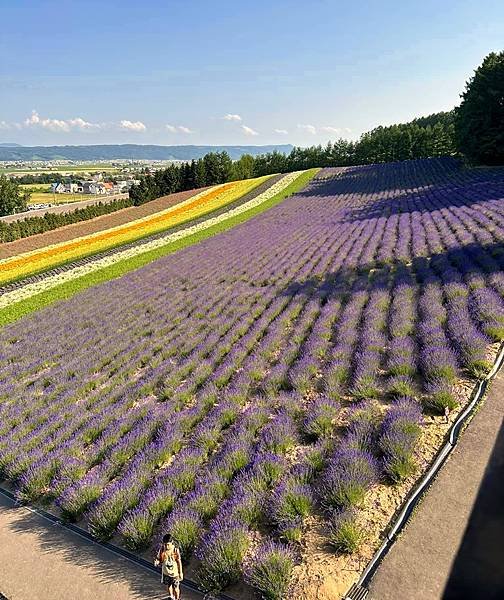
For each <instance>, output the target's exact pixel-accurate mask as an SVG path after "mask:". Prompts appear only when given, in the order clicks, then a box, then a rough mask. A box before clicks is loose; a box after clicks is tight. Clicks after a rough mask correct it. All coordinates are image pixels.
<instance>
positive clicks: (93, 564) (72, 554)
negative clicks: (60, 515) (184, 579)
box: [0, 497, 194, 600]
mask: <svg viewBox="0 0 504 600" xmlns="http://www.w3.org/2000/svg"><path fill="white" fill-rule="evenodd" d="M0 510H1V511H9V510H16V511H22V514H20V515H19V516H17V517H16V520H15V522H14V523H13V524H12V525H10V529H11V530H12V531H14V532H15V533H19V534H25V533H29V534H31V535H35V536H36V538H37V544H36V547H34V548H33V549H32V550H30V548H29V547H26V548H24V549H22V548H20V549H19V552H20V553H21V554H22V555H23V557H24V560H27V559H28V557H30V552H33V555H34V564H36V562H37V561H36V554H37V552H39V551H40V550H41V551H42V552H43V553H47V554H51V555H53V556H55V557H56V559H55V564H56V565H58V564H59V565H60V566H61V579H60V581H61V585H62V587H63V586H64V585H65V571H64V563H65V562H68V563H72V564H74V565H75V564H76V565H78V566H82V568H83V569H85V570H86V571H88V572H89V573H90V574H91V575H92V576H93V577H96V578H97V579H98V581H100V582H103V583H106V582H117V581H120V582H124V583H126V584H127V586H128V587H129V588H130V590H131V598H137V599H138V600H147V599H149V600H156V599H159V600H161V599H164V598H165V597H166V593H165V592H164V590H163V587H162V586H161V584H160V582H159V579H158V577H157V576H156V575H154V574H153V573H149V572H148V571H146V570H144V569H141V568H140V567H136V566H135V565H133V564H132V563H129V562H128V561H126V560H125V559H123V558H121V557H119V556H116V555H115V554H112V553H111V552H109V551H107V550H106V549H104V548H102V547H100V546H98V545H96V544H94V543H92V542H91V541H88V540H85V539H83V538H80V537H78V536H76V535H75V534H72V533H71V532H69V531H66V530H65V529H63V528H61V527H59V526H58V525H54V524H51V523H49V522H48V521H46V520H45V519H43V518H42V517H40V516H39V515H37V514H34V513H32V512H29V511H27V510H24V509H23V508H19V507H15V506H14V505H13V503H12V502H11V501H9V500H7V499H5V498H3V497H0ZM13 558H14V557H13ZM34 571H36V568H35V569H34ZM59 591H61V590H59ZM63 591H64V587H63ZM183 596H184V599H187V600H190V598H194V596H190V595H188V594H187V593H186V592H185V593H184V594H183ZM50 597H52V596H51V595H50V591H48V595H47V598H50ZM58 597H59V596H58ZM101 598H102V596H97V600H101Z"/></svg>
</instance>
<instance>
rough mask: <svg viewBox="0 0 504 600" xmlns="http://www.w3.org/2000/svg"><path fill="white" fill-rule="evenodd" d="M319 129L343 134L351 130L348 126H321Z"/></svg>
mask: <svg viewBox="0 0 504 600" xmlns="http://www.w3.org/2000/svg"><path fill="white" fill-rule="evenodd" d="M320 131H324V132H326V133H335V134H336V135H343V134H344V133H351V132H352V130H351V129H349V128H348V127H331V126H325V127H321V128H320Z"/></svg>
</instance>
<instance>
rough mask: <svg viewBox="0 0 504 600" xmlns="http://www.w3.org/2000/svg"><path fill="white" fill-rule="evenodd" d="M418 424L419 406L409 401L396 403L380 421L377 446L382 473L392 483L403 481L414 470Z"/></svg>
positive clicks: (420, 417)
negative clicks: (380, 456)
mask: <svg viewBox="0 0 504 600" xmlns="http://www.w3.org/2000/svg"><path fill="white" fill-rule="evenodd" d="M421 423H422V410H421V407H420V406H419V404H418V402H416V401H415V400H411V399H409V398H401V399H399V400H396V402H394V404H393V405H392V407H391V408H390V409H389V410H388V412H387V415H386V416H385V419H384V420H383V422H382V426H381V432H380V437H379V447H380V450H381V451H382V453H383V467H384V471H385V473H386V474H387V475H388V477H389V478H390V479H391V480H392V481H393V482H398V481H402V480H403V479H406V478H407V477H409V476H410V475H412V474H413V473H414V472H415V470H416V465H415V460H414V450H415V445H416V443H417V441H418V438H419V437H420V432H421V427H420V425H421Z"/></svg>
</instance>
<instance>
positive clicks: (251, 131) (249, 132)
mask: <svg viewBox="0 0 504 600" xmlns="http://www.w3.org/2000/svg"><path fill="white" fill-rule="evenodd" d="M241 128H242V130H243V133H244V134H245V135H259V132H257V131H255V130H254V129H252V127H247V126H246V125H241Z"/></svg>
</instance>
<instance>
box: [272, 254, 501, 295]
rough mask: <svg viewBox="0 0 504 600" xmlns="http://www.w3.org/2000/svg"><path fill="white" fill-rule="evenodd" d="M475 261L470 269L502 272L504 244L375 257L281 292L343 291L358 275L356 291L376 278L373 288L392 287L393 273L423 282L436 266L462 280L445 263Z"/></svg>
mask: <svg viewBox="0 0 504 600" xmlns="http://www.w3.org/2000/svg"><path fill="white" fill-rule="evenodd" d="M469 259H470V260H471V261H472V265H471V269H470V270H469V269H468V270H467V273H470V274H471V275H481V276H482V277H488V276H491V275H492V274H496V273H500V272H501V271H502V270H503V269H504V247H503V246H502V244H486V245H482V244H466V245H464V246H462V245H461V246H460V247H456V248H450V249H449V250H447V251H445V252H439V253H437V254H431V255H430V256H429V257H428V258H427V257H425V256H417V257H415V258H413V260H412V261H405V260H401V259H399V258H395V259H391V260H390V261H387V262H380V261H378V260H374V261H372V262H369V263H367V264H363V265H359V266H358V267H343V268H341V269H337V270H334V271H331V272H327V273H325V275H324V276H323V277H311V278H309V279H306V280H305V281H293V282H292V283H290V284H289V285H288V286H286V287H285V288H284V289H283V290H282V291H281V292H280V295H281V296H296V295H298V294H303V295H309V296H311V295H313V294H315V296H330V295H332V294H337V295H341V294H342V293H343V294H344V293H345V292H350V289H351V288H352V284H353V282H354V281H355V278H356V277H357V276H359V281H358V283H357V284H356V285H354V287H353V288H352V293H354V292H356V291H359V289H362V290H366V289H367V288H368V282H367V280H368V279H369V280H371V278H372V282H373V289H374V290H376V289H380V288H383V289H384V290H388V289H389V277H390V276H391V275H392V276H393V277H396V276H398V275H399V276H405V275H406V276H411V279H412V281H415V279H416V280H418V282H419V283H422V276H423V275H422V274H425V273H428V272H429V269H431V268H432V270H433V273H434V274H435V275H436V276H437V277H439V278H440V279H442V281H443V283H444V284H450V283H459V282H460V275H461V273H460V271H459V270H458V269H450V270H446V269H445V265H446V264H447V263H448V264H449V265H453V266H458V265H461V266H463V267H464V268H468V260H469ZM483 265H484V268H483Z"/></svg>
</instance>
